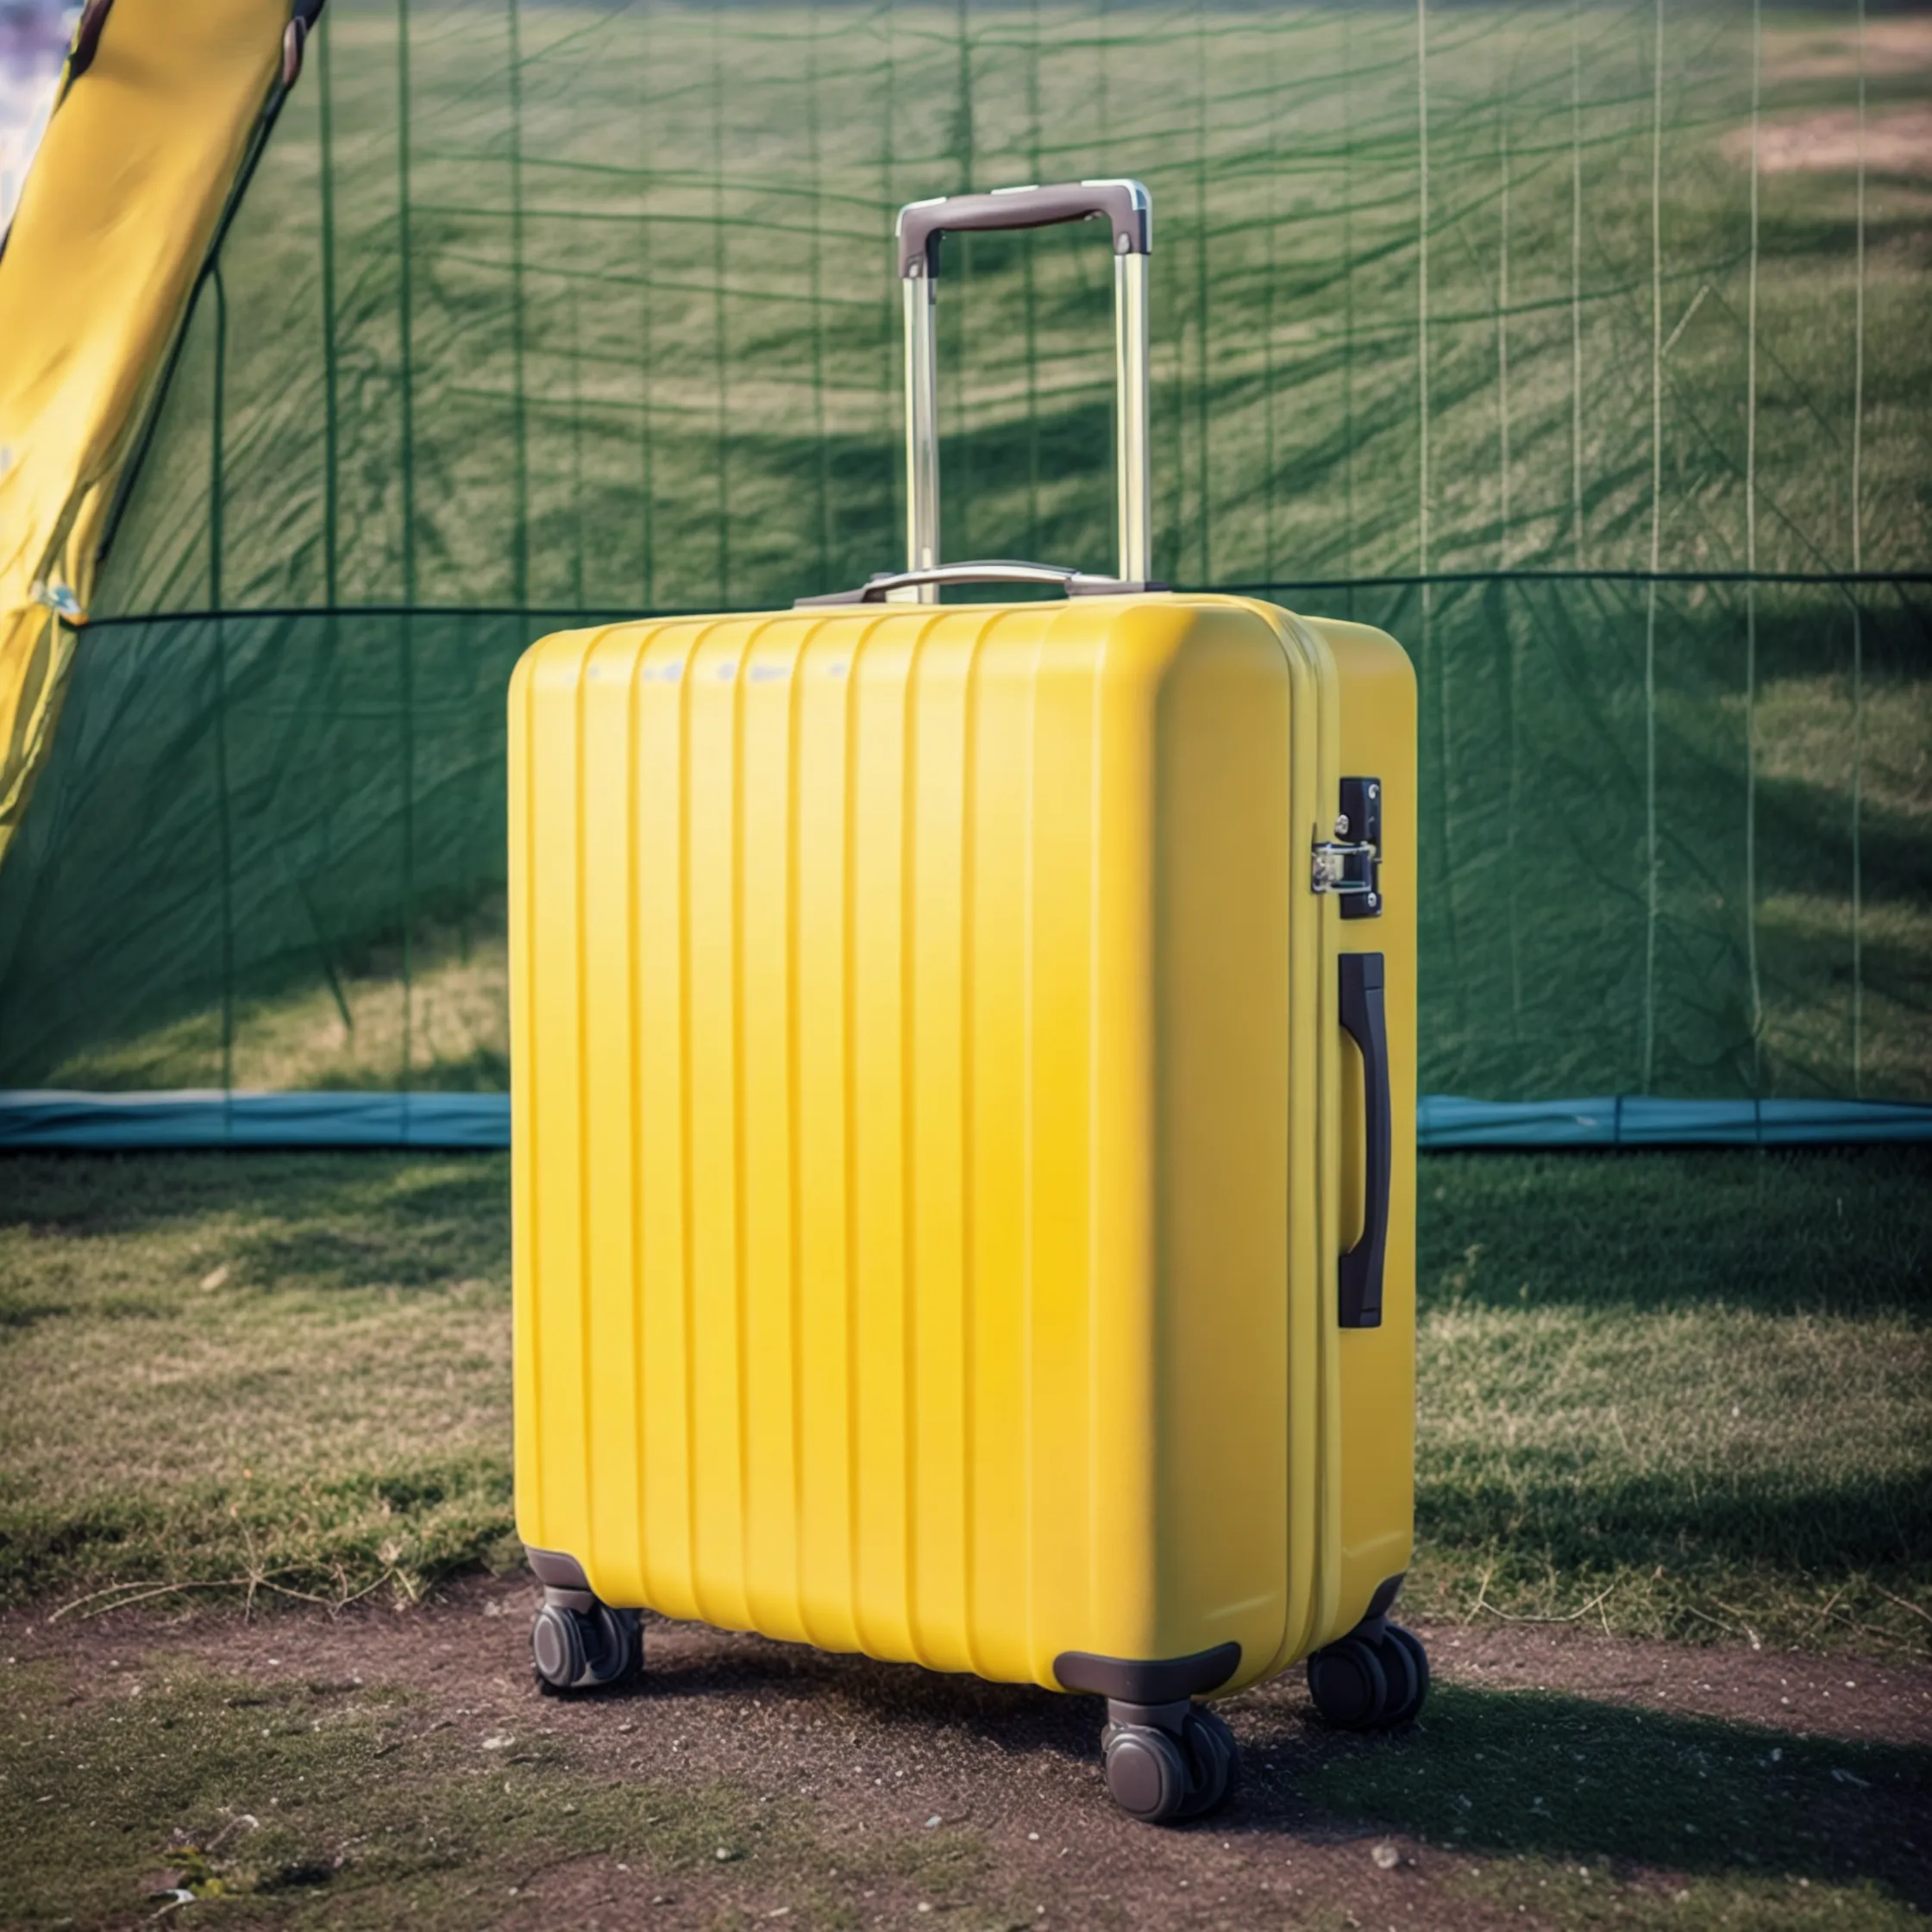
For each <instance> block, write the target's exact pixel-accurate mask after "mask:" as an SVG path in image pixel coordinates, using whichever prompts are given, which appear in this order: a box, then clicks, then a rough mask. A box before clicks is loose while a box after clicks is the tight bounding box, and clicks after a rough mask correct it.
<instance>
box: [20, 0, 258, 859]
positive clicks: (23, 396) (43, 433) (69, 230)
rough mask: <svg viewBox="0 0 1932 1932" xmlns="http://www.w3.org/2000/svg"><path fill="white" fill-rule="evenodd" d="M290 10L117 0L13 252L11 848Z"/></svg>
mask: <svg viewBox="0 0 1932 1932" xmlns="http://www.w3.org/2000/svg"><path fill="white" fill-rule="evenodd" d="M288 22H289V10H288V5H287V0H190V3H189V4H185V5H184V4H182V3H181V0H115V4H114V5H113V8H112V10H111V12H110V13H109V14H108V16H107V18H106V21H105V23H104V25H103V26H102V27H101V28H100V34H99V40H98V43H97V47H96V51H95V53H94V58H93V60H92V61H91V64H89V65H88V66H86V68H85V72H81V73H78V74H74V73H72V72H71V66H72V64H70V73H69V74H68V75H67V76H66V77H64V80H63V88H64V91H63V94H62V97H61V98H60V103H59V105H58V106H57V107H56V108H55V110H54V112H53V117H52V119H51V121H50V122H49V123H48V127H47V135H46V137H45V139H44V141H42V143H41V150H40V153H39V154H38V156H37V157H36V159H35V160H34V168H33V172H32V173H31V174H30V175H29V176H28V181H27V185H26V189H25V191H24V193H23V194H22V198H21V204H20V207H19V209H18V210H17V211H16V214H15V216H14V222H13V226H12V229H11V231H10V233H9V235H8V237H7V241H6V251H5V253H4V254H0V859H3V858H4V856H5V854H6V849H7V845H8V844H9V841H10V840H11V838H12V836H13V833H14V831H15V830H16V827H17V826H18V825H19V823H20V819H21V814H22V812H23V811H24V809H25V807H26V805H27V800H28V793H29V792H30V791H31V789H32V787H33V781H34V775H35V773H36V772H37V771H38V769H39V768H40V765H41V762H42V761H43V759H44V757H45V756H46V753H47V747H48V744H49V743H50V741H51V739H52V737H53V724H54V721H55V719H56V718H57V717H58V715H59V712H60V696H61V692H62V689H63V687H64V685H65V683H66V673H67V670H68V668H69V665H70V664H71V662H72V653H73V648H74V637H75V627H76V625H78V624H85V618H86V609H87V604H88V599H89V597H90V595H91V591H92V587H93V568H94V555H95V551H96V548H97V544H98V543H99V540H100V536H101V534H102V526H103V519H104V518H105V517H107V515H108V514H109V512H110V509H111V506H112V504H113V501H114V495H115V490H116V485H117V483H118V481H119V480H120V475H121V470H122V464H123V463H124V462H125V461H126V460H127V458H128V455H129V452H130V450H131V449H132V448H133V446H134V443H135V439H136V436H138V434H139V431H140V428H141V423H142V421H143V419H144V417H145V416H146V413H147V410H148V408H149V407H150V405H152V404H153V402H154V399H155V394H156V390H157V386H158V385H159V383H160V380H161V377H162V374H163V373H164V371H165V368H166V361H167V356H168V351H169V348H170V345H171V344H172V343H173V340H174V336H175V334H176V331H177V330H178V329H179V328H180V326H181V323H182V318H183V317H184V315H185V311H186V309H187V305H188V301H189V298H190V296H191V293H192V292H193V289H194V285H195V280H196V277H197V276H198V273H199V272H200V269H201V267H202V264H203V262H204V260H205V259H206V256H207V252H208V248H209V246H210V242H212V240H213V239H214V236H215V235H216V231H217V229H219V227H220V224H221V222H222V219H223V213H224V211H225V210H226V209H227V207H228V204H229V198H230V196H231V194H232V193H233V191H234V189H235V184H236V181H237V180H238V179H239V178H240V177H241V176H242V173H243V172H244V170H245V168H246V166H247V164H248V158H249V155H250V154H251V152H252V150H253V147H254V141H255V139H256V137H257V135H258V132H259V130H260V129H261V128H262V126H263V123H264V110H265V107H266V106H267V103H270V102H272V101H273V100H274V99H275V98H276V97H278V91H279V87H280V85H281V77H282V44H283V36H284V34H285V32H286V30H287V28H288ZM84 32H85V28H84Z"/></svg>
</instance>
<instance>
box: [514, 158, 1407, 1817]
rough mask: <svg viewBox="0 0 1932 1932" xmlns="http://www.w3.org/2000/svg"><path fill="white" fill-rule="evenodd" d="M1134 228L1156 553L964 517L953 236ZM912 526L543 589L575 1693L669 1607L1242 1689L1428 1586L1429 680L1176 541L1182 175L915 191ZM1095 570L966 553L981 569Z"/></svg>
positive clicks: (529, 1143) (1131, 475) (1346, 629)
mask: <svg viewBox="0 0 1932 1932" xmlns="http://www.w3.org/2000/svg"><path fill="white" fill-rule="evenodd" d="M1091 217H1097V218H1100V219H1103V220H1107V221H1108V222H1109V223H1111V226H1112V229H1113V237H1114V248H1115V264H1116V291H1117V297H1118V302H1117V327H1116V336H1117V351H1118V354H1117V361H1118V365H1119V374H1120V385H1119V387H1120V400H1119V433H1118V436H1117V442H1118V448H1119V456H1120V470H1121V488H1120V504H1121V560H1120V576H1119V578H1117V579H1097V578H1088V577H1084V576H1082V575H1081V574H1078V573H1076V572H1070V571H1061V570H1053V569H1049V568H1045V567H1042V566H1035V565H1018V564H1007V563H993V564H964V565H952V566H941V565H940V564H939V563H938V461H937V454H936V452H937V437H936V436H935V434H934V422H935V410H934V358H933V351H932V307H931V304H932V299H933V296H934V293H935V291H936V280H937V268H938V239H939V236H940V235H941V234H942V233H943V232H945V231H948V230H957V229H963V228H988V227H1027V226H1037V225H1039V224H1041V223H1046V222H1052V221H1061V220H1070V219H1076V218H1091ZM899 242H900V266H901V272H902V275H903V277H904V286H905V290H906V345H907V355H906V366H907V371H908V382H907V411H906V416H907V436H908V451H909V457H910V465H909V474H910V476H911V480H912V487H911V488H910V490H909V491H908V496H909V499H910V508H909V511H908V524H909V530H908V537H909V543H908V548H909V551H910V558H909V561H910V566H911V568H909V569H908V570H907V571H906V572H904V573H901V574H898V575H896V576H887V577H881V578H875V580H873V581H872V582H871V583H870V584H869V585H868V586H865V587H864V588H863V590H862V591H856V592H852V593H848V594H846V595H844V596H843V597H837V598H830V599H806V600H805V601H804V602H803V603H802V604H801V605H800V606H799V607H797V608H794V609H793V610H792V611H788V612H775V613H768V614H762V615H752V616H743V615H740V616H719V617H713V618H675V619H664V620H654V621H651V622H648V623H636V624H618V625H614V626H610V627H605V628H599V629H595V630H578V631H571V632H566V633H562V634H560V635H558V636H555V637H546V638H544V639H543V640H542V641H541V642H540V643H536V644H535V645H533V646H532V647H531V648H530V650H529V652H528V653H527V654H526V655H524V659H523V661H522V662H521V663H520V664H519V665H518V666H517V671H516V674H515V678H514V681H513V682H512V685H511V694H510V775H511V778H510V781H511V810H510V826H511V834H510V847H511V870H510V876H511V888H510V890H511V916H510V931H511V1013H512V1019H511V1042H512V1045H511V1062H512V1112H513V1122H514V1126H513V1137H512V1138H513V1149H514V1152H513V1169H514V1230H515V1233H514V1241H515V1281H516V1292H515V1303H516V1316H515V1320H516V1482H517V1526H518V1529H519V1532H520V1534H521V1535H522V1536H523V1539H524V1542H525V1544H526V1545H527V1546H528V1547H529V1550H530V1561H531V1564H532V1566H533V1567H534V1569H535V1571H536V1574H537V1576H538V1578H540V1579H541V1580H542V1582H543V1584H545V1586H546V1590H545V1598H546V1601H545V1603H544V1607H543V1609H542V1610H541V1611H540V1613H539V1615H538V1619H537V1623H536V1631H535V1634H534V1642H533V1649H534V1653H535V1656H536V1667H537V1672H538V1675H539V1678H541V1679H542V1680H543V1682H544V1683H546V1684H549V1686H551V1687H553V1688H556V1689H563V1690H568V1689H572V1688H575V1687H578V1686H581V1685H588V1684H603V1683H608V1682H611V1681H612V1680H613V1679H615V1678H619V1677H622V1676H624V1675H626V1674H628V1673H629V1672H631V1671H633V1670H635V1669H636V1668H637V1667H638V1662H639V1653H640V1648H641V1642H640V1635H639V1625H638V1619H637V1615H636V1613H637V1611H638V1610H640V1609H651V1610H655V1611H657V1612H659V1613H661V1614H662V1615H667V1616H672V1617H682V1618H695V1619H699V1620H701V1621H703V1622H706V1623H711V1624H716V1625H719V1626H722V1627H723V1628H727V1629H734V1630H755V1631H758V1632H762V1634H765V1635H767V1636H769V1637H775V1638H781V1639H786V1640H792V1641H795V1642H800V1643H808V1644H815V1645H818V1646H819V1647H822V1648H825V1649H828V1650H840V1651H861V1652H864V1653H867V1654H869V1655H870V1656H873V1657H876V1658H882V1659H893V1660H899V1661H904V1662H907V1663H919V1664H923V1665H926V1666H927V1667H928V1668H929V1669H931V1670H936V1671H970V1672H977V1673H978V1674H979V1675H981V1676H982V1677H986V1678H995V1679H1000V1680H1005V1681H1009V1682H1019V1683H1032V1684H1042V1685H1045V1686H1047V1687H1048V1688H1051V1689H1060V1690H1066V1691H1085V1692H1089V1693H1093V1694H1095V1695H1099V1696H1101V1697H1106V1698H1107V1700H1108V1716H1109V1724H1108V1728H1107V1734H1106V1757H1107V1778H1108V1783H1109V1786H1110V1788H1111V1789H1112V1791H1113V1794H1114V1796H1115V1797H1117V1798H1118V1799H1119V1800H1120V1802H1121V1803H1123V1804H1124V1805H1125V1806H1126V1808H1127V1809H1128V1810H1130V1811H1132V1812H1133V1813H1135V1814H1136V1815H1138V1816H1144V1817H1148V1818H1155V1819H1158V1818H1166V1817H1170V1816H1179V1815H1183V1814H1189V1813H1192V1812H1195V1811H1200V1810H1206V1809H1208V1807H1209V1806H1211V1805H1212V1804H1214V1803H1215V1802H1217V1801H1218V1799H1219V1798H1220V1796H1221V1794H1222V1792H1223V1791H1224V1790H1225V1788H1226V1784H1227V1781H1228V1778H1229V1775H1230V1772H1231V1769H1232V1764H1233V1740H1232V1737H1231V1735H1230V1734H1229V1732H1228V1728H1227V1727H1226V1724H1225V1723H1224V1722H1222V1721H1221V1720H1220V1718H1219V1717H1217V1716H1214V1714H1213V1712H1212V1711H1211V1709H1208V1707H1206V1706H1203V1705H1201V1704H1198V1703H1195V1702H1194V1700H1195V1699H1196V1698H1199V1697H1208V1696H1210V1695H1213V1694H1225V1693H1227V1692H1230V1691H1238V1690H1239V1689H1241V1688H1242V1687H1244V1686H1245V1685H1247V1684H1253V1683H1255V1682H1257V1681H1258V1680H1259V1679H1262V1678H1266V1677H1268V1676H1270V1675H1271V1674H1273V1673H1275V1672H1280V1671H1282V1670H1283V1669H1285V1668H1286V1667H1287V1666H1288V1665H1290V1664H1293V1663H1295V1662H1296V1661H1297V1660H1299V1659H1304V1658H1307V1659H1310V1671H1309V1676H1310V1682H1311V1686H1312V1688H1313V1690H1314V1695H1315V1697H1316V1700H1317V1703H1318V1704H1319V1705H1320V1707H1321V1708H1322V1709H1324V1710H1325V1711H1327V1713H1328V1714H1329V1715H1330V1716H1333V1717H1335V1718H1336V1719H1337V1720H1338V1721H1340V1722H1350V1723H1378V1722H1379V1723H1386V1722H1402V1721H1403V1720H1405V1719H1406V1718H1407V1717H1408V1716H1412V1715H1413V1714H1414V1712H1415V1709H1417V1708H1418V1707H1419V1706H1420V1703H1421V1698H1422V1696H1423V1695H1424V1693H1425V1691H1426V1689H1427V1665H1426V1662H1425V1661H1424V1659H1423V1658H1422V1655H1421V1647H1420V1646H1419V1645H1418V1644H1416V1642H1415V1640H1414V1638H1413V1637H1411V1636H1409V1635H1408V1633H1406V1632H1402V1631H1401V1630H1399V1629H1398V1628H1396V1626H1394V1625H1392V1624H1389V1622H1388V1621H1387V1616H1386V1613H1387V1611H1388V1609H1389V1605H1390V1603H1391V1602H1392V1601H1393V1599H1394V1596H1395V1593H1396V1589H1397V1587H1398V1586H1399V1584H1400V1581H1401V1578H1402V1573H1403V1571H1404V1570H1405V1569H1406V1567H1407V1565H1408V1560H1409V1549H1410V1529H1411V1503H1412V1462H1413V1451H1414V1406H1415V1405H1414V1350H1415V1278H1414V1214H1415V1140H1414V1121H1415V687H1414V680H1413V677H1412V674H1411V672H1410V668H1409V665H1408V660H1407V658H1406V657H1405V656H1404V655H1403V654H1402V650H1401V649H1399V647H1398V646H1397V645H1396V644H1395V643H1393V642H1392V641H1391V640H1390V639H1389V638H1388V637H1384V636H1383V635H1382V634H1381V633H1380V632H1378V631H1375V630H1368V629H1365V628H1364V627H1361V626H1358V625H1354V624H1337V623H1329V622H1326V621H1323V620H1319V619H1310V618H1302V617H1298V616H1295V615H1294V614H1293V613H1291V612H1287V611H1284V610H1281V609H1278V608H1277V607H1275V606H1274V605H1269V604H1264V603H1259V602H1257V601H1254V600H1252V599H1244V598H1238V597H1219V596H1192V595H1188V596H1182V595H1176V594H1171V593H1167V592H1164V590H1162V589H1161V588H1160V587H1159V586H1155V585H1153V584H1151V583H1150V582H1149V580H1148V574H1147V573H1148V561H1147V559H1148V515H1147V503H1148V459H1147V440H1146V367H1147V362H1146V268H1147V260H1148V255H1147V250H1148V245H1149V223H1148V204H1147V196H1146V191H1145V189H1143V188H1141V187H1140V186H1139V185H1138V184H1135V183H1122V182H1102V183H1082V184H1077V185H1070V186H1067V187H1054V188H1035V189H1027V190H1020V191H1007V192H1002V193H999V194H994V195H989V196H976V195H975V196H961V197H955V198H950V199H946V200H943V201H939V202H936V203H925V204H913V206H912V207H910V208H908V209H906V210H905V211H904V212H903V213H902V214H901V216H900V230H899ZM983 580H995V581H998V580H1019V581H1028V582H1046V583H1051V584H1058V585H1061V586H1063V587H1064V589H1065V590H1066V591H1067V593H1068V595H1067V597H1066V599H1065V600H1064V601H1058V600H1055V601H1051V602H1047V601H1027V602H1017V603H1010V604H972V605H950V606H948V605H941V604H940V603H939V602H938V589H939V586H940V585H941V584H942V583H944V582H949V581H983Z"/></svg>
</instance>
